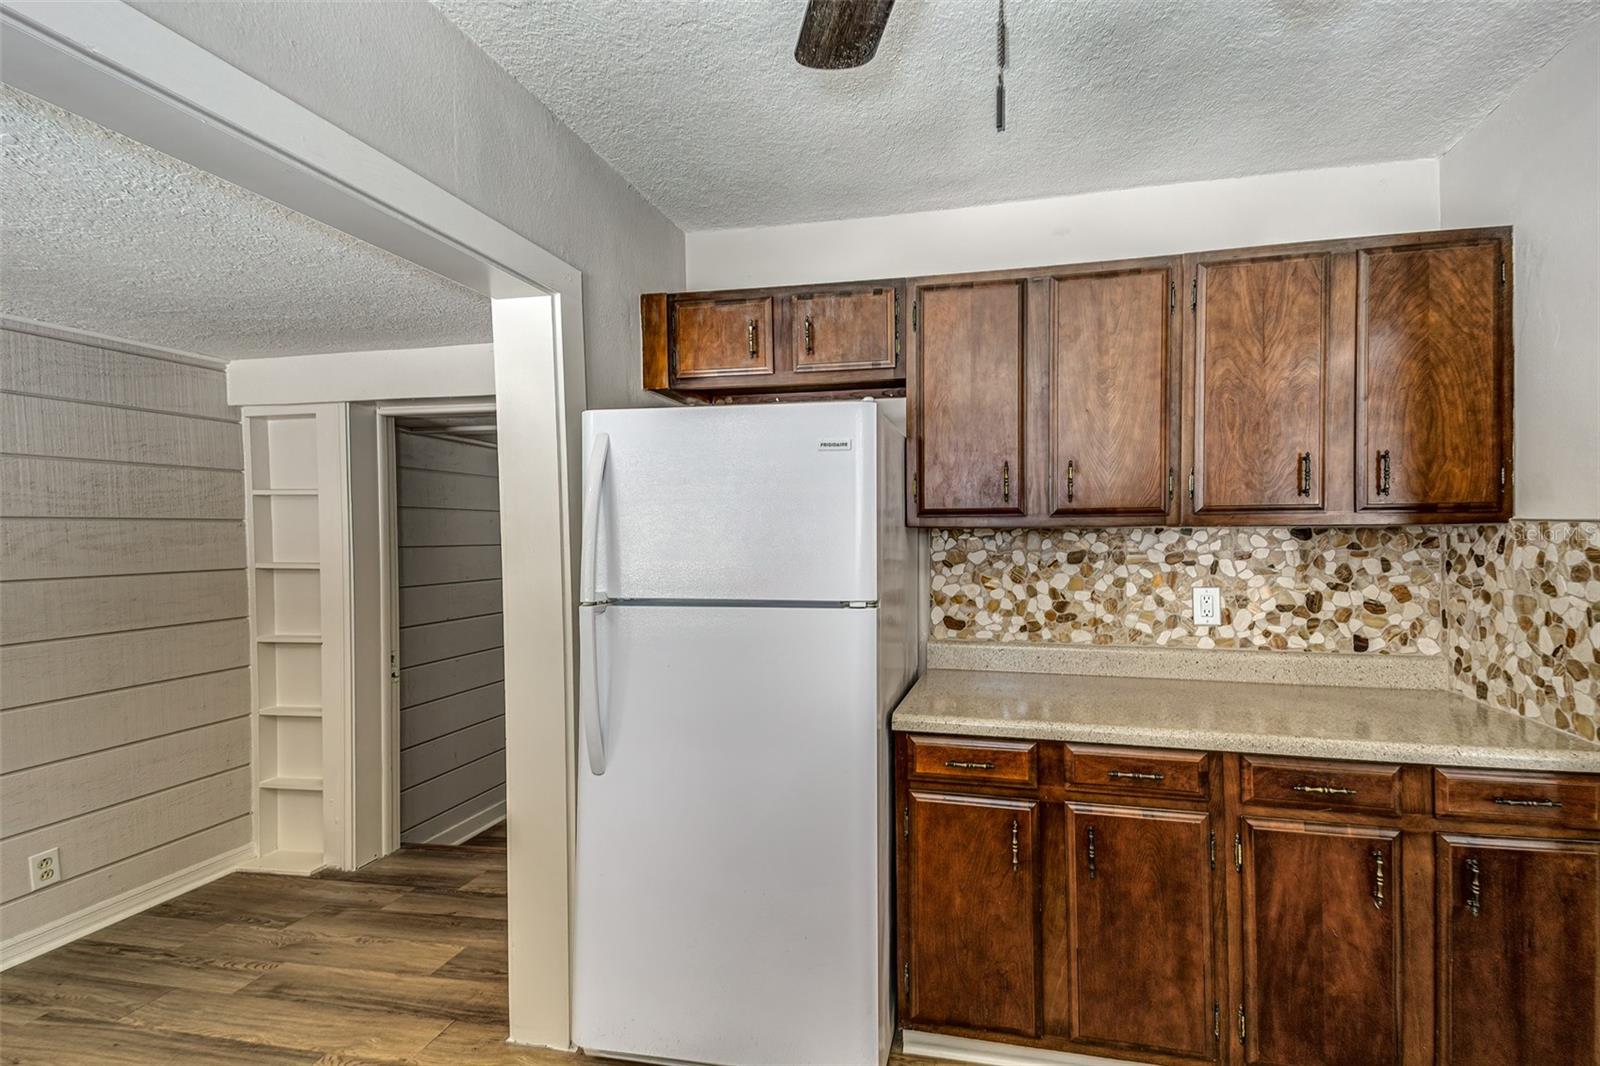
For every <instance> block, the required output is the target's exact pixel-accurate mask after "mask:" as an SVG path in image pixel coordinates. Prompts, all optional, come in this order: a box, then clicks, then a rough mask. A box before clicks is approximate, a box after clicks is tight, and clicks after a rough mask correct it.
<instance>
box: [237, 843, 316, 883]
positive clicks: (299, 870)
mask: <svg viewBox="0 0 1600 1066" xmlns="http://www.w3.org/2000/svg"><path fill="white" fill-rule="evenodd" d="M326 865H327V863H326V862H325V861H323V858H322V852H320V851H288V850H283V849H280V850H275V851H269V852H266V853H264V854H263V855H262V856H261V857H260V858H258V859H255V860H252V861H251V862H250V863H249V864H248V865H247V867H246V868H247V869H251V870H256V871H259V872H261V873H269V874H298V875H300V876H302V877H303V876H305V875H307V874H314V873H316V872H317V871H318V870H320V869H322V868H323V867H324V866H326Z"/></svg>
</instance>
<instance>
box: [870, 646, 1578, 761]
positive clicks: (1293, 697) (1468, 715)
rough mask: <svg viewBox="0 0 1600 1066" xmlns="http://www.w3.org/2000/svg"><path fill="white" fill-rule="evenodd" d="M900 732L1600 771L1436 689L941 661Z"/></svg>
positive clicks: (1565, 738) (1511, 718) (1538, 735)
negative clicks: (957, 665) (970, 666)
mask: <svg viewBox="0 0 1600 1066" xmlns="http://www.w3.org/2000/svg"><path fill="white" fill-rule="evenodd" d="M893 727H894V728H895V729H896V730H897V731H900V732H918V733H951V734H958V735H967V736H994V737H1019V738H1025V739H1039V740H1075V741H1080V742H1083V743H1093V744H1132V745H1143V746H1146V747H1164V748H1187V749H1191V750H1204V751H1240V752H1253V753H1256V754H1261V755H1299V756H1305V757H1309V758H1325V759H1355V760H1365V761H1369V762H1401V763H1436V764H1439V765H1444V766H1498V767H1504V768H1507V769H1530V770H1565V771H1588V772H1600V746H1597V745H1594V744H1590V743H1589V742H1587V741H1584V740H1581V739H1579V738H1577V737H1573V736H1569V735H1567V734H1565V733H1562V732H1559V731H1557V730H1555V729H1552V728H1550V727H1549V726H1546V725H1543V724H1542V723H1540V722H1536V721H1533V720H1531V719H1523V718H1518V717H1517V716H1515V715H1513V714H1510V713H1508V712H1506V711H1502V710H1497V709H1494V708H1491V707H1487V706H1485V705H1483V704H1480V703H1478V702H1476V701H1475V700H1471V699H1468V698H1467V697H1465V696H1461V695H1457V694H1455V693H1452V692H1446V691H1442V690H1439V689H1432V690H1429V689H1411V690H1406V689H1395V688H1354V687H1334V686H1324V685H1279V684H1262V683H1259V682H1250V681H1195V680H1169V679H1165V678H1159V679H1152V678H1135V677H1103V676H1100V677H1095V676H1083V675H1066V674H1051V673H1014V672H1006V671H995V670H942V669H934V670H930V671H928V673H927V674H926V675H925V676H924V677H923V678H922V679H921V680H920V681H918V682H917V684H916V685H915V686H914V687H913V688H912V690H911V691H910V693H908V694H907V696H906V698H905V699H904V700H903V701H902V702H901V703H900V706H899V708H897V709H896V710H895V712H894V718H893Z"/></svg>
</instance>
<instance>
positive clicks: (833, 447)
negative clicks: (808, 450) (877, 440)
mask: <svg viewBox="0 0 1600 1066" xmlns="http://www.w3.org/2000/svg"><path fill="white" fill-rule="evenodd" d="M854 443H855V442H854V441H852V440H851V439H850V438H848V437H846V438H845V439H844V440H819V441H817V451H819V452H847V451H849V450H850V446H851V445H852V444H854Z"/></svg>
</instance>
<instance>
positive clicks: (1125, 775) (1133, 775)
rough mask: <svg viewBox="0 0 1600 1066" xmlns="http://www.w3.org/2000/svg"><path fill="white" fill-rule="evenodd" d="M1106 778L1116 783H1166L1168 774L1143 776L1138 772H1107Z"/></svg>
mask: <svg viewBox="0 0 1600 1066" xmlns="http://www.w3.org/2000/svg"><path fill="white" fill-rule="evenodd" d="M1106 776H1107V777H1109V778H1111V779H1113V780H1116V781H1165V780H1166V779H1167V775H1166V774H1142V773H1140V772H1139V771H1137V770H1107V771H1106Z"/></svg>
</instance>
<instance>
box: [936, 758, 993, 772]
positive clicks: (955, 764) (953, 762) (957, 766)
mask: <svg viewBox="0 0 1600 1066" xmlns="http://www.w3.org/2000/svg"><path fill="white" fill-rule="evenodd" d="M945 765H946V766H948V767H949V768H950V769H952V770H993V769H994V763H992V762H969V761H967V760H966V759H946V760H945Z"/></svg>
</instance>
